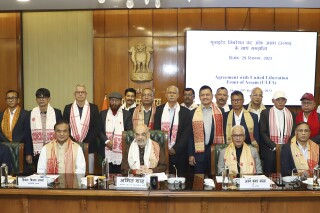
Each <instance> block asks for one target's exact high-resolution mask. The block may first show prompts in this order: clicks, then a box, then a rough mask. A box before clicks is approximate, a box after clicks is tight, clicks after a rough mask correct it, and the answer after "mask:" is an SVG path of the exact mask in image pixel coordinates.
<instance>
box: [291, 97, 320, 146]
mask: <svg viewBox="0 0 320 213" xmlns="http://www.w3.org/2000/svg"><path fill="white" fill-rule="evenodd" d="M300 101H301V109H302V111H300V112H298V114H297V117H296V120H295V122H296V124H298V123H301V122H307V123H308V124H309V126H310V131H311V133H310V138H311V140H312V141H314V142H316V143H317V144H319V143H320V114H318V113H317V111H316V109H315V107H316V103H315V101H314V97H313V95H312V94H311V93H305V94H304V95H303V96H302V97H301V99H300Z"/></svg>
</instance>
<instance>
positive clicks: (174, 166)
mask: <svg viewBox="0 0 320 213" xmlns="http://www.w3.org/2000/svg"><path fill="white" fill-rule="evenodd" d="M173 168H174V169H175V170H176V178H178V170H177V167H176V165H173Z"/></svg>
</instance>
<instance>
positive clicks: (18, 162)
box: [3, 142, 24, 175]
mask: <svg viewBox="0 0 320 213" xmlns="http://www.w3.org/2000/svg"><path fill="white" fill-rule="evenodd" d="M3 144H4V145H6V146H8V147H9V149H10V152H11V156H12V173H13V174H14V175H19V174H22V173H23V156H24V144H23V143H20V142H3Z"/></svg>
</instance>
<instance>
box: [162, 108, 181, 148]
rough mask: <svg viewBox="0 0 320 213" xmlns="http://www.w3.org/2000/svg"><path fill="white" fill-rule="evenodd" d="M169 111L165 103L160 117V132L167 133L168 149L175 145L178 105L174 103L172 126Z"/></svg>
mask: <svg viewBox="0 0 320 213" xmlns="http://www.w3.org/2000/svg"><path fill="white" fill-rule="evenodd" d="M169 109H170V108H169V104H168V103H166V105H165V106H164V108H163V112H162V116H161V130H162V131H166V132H168V146H169V149H171V148H172V147H173V146H174V145H175V144H176V140H177V133H178V126H179V112H180V105H179V104H178V103H176V106H175V112H174V118H173V124H171V122H172V121H171V120H170V113H169ZM171 127H172V129H171ZM170 133H171V135H170Z"/></svg>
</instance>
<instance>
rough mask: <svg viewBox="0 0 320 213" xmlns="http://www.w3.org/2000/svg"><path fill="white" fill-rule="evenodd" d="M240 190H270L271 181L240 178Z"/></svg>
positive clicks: (257, 178) (252, 177)
mask: <svg viewBox="0 0 320 213" xmlns="http://www.w3.org/2000/svg"><path fill="white" fill-rule="evenodd" d="M239 188H240V189H270V179H269V178H261V177H254V176H251V177H245V178H240V185H239Z"/></svg>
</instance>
